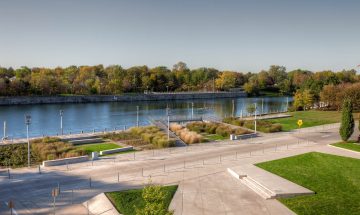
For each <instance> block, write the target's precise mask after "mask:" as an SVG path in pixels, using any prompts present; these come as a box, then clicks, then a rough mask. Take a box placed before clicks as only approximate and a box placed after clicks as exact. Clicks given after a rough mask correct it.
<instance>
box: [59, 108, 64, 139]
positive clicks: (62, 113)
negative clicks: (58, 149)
mask: <svg viewBox="0 0 360 215" xmlns="http://www.w3.org/2000/svg"><path fill="white" fill-rule="evenodd" d="M63 115H64V111H63V110H60V130H61V135H64V128H63Z"/></svg>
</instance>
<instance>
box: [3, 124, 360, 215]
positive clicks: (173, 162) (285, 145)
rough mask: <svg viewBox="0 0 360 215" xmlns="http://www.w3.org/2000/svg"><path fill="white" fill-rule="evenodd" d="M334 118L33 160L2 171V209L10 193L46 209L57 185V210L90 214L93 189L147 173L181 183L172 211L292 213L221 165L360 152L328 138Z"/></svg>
mask: <svg viewBox="0 0 360 215" xmlns="http://www.w3.org/2000/svg"><path fill="white" fill-rule="evenodd" d="M338 126H339V125H338V124H333V125H327V126H319V127H314V128H312V129H302V130H301V131H296V132H283V133H278V134H268V135H267V134H262V135H261V136H260V137H257V138H254V139H248V140H245V141H244V140H242V141H231V142H230V141H225V142H222V143H216V144H212V143H206V144H198V145H196V146H189V147H178V148H173V149H165V150H154V151H145V152H139V153H136V154H132V153H129V154H122V155H117V156H114V157H105V158H102V159H101V160H98V161H94V162H91V161H89V162H86V163H79V164H72V165H69V166H58V167H51V168H43V169H41V170H40V171H41V174H39V169H38V168H33V169H27V168H24V169H17V170H10V177H11V178H10V179H9V178H8V174H7V172H4V171H3V172H1V174H0V190H1V195H0V214H5V215H6V214H10V212H9V210H8V209H7V206H6V202H7V201H9V200H13V201H14V202H15V213H16V214H19V215H20V214H51V213H52V212H53V210H54V208H53V198H52V197H51V190H52V189H53V188H54V187H58V186H59V187H60V189H61V194H60V195H59V197H58V198H57V199H56V214H70V215H71V214H88V210H87V208H86V206H84V205H83V204H82V203H83V202H85V201H87V200H89V199H91V198H92V197H94V196H96V195H97V194H99V193H102V192H106V191H116V190H125V189H131V188H139V187H142V186H143V185H145V184H146V183H148V182H149V180H151V181H152V182H153V183H156V184H162V185H169V184H178V185H179V188H178V190H177V192H176V194H175V196H174V198H173V201H172V202H171V205H170V209H172V210H175V214H184V215H185V214H189V215H190V214H191V215H196V214H293V212H292V211H290V210H289V209H287V208H286V207H285V206H283V205H282V204H281V203H280V202H278V201H277V200H276V199H264V198H263V197H261V196H260V195H258V194H257V193H255V192H254V191H253V190H251V189H250V188H249V187H247V186H246V185H244V184H243V183H241V182H240V181H239V180H238V179H236V178H235V177H233V176H232V175H231V174H229V173H228V171H227V169H228V168H233V169H237V170H240V171H241V170H244V169H246V170H247V171H248V172H247V174H249V175H251V174H252V173H251V168H250V170H249V168H248V167H249V165H252V164H254V163H259V162H264V161H268V160H274V159H278V158H283V157H289V156H293V155H298V154H302V153H306V152H312V151H318V152H324V153H330V154H337V155H343V156H349V157H354V158H360V153H356V152H351V151H347V150H341V149H337V148H334V147H330V146H328V144H330V143H334V142H337V141H339V139H340V138H339V135H338ZM355 135H357V133H356V134H354V136H355ZM249 171H250V172H249ZM274 184H276V180H275V182H274ZM90 209H91V208H90ZM90 212H91V211H90ZM15 213H14V214H15ZM90 214H91V213H90Z"/></svg>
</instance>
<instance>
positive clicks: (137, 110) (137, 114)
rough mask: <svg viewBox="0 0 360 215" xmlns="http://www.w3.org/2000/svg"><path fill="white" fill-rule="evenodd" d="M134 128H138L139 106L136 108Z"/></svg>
mask: <svg viewBox="0 0 360 215" xmlns="http://www.w3.org/2000/svg"><path fill="white" fill-rule="evenodd" d="M136 127H139V106H136Z"/></svg>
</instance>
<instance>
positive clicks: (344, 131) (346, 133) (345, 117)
mask: <svg viewBox="0 0 360 215" xmlns="http://www.w3.org/2000/svg"><path fill="white" fill-rule="evenodd" d="M354 127H355V123H354V118H353V114H352V103H351V101H350V100H345V101H344V103H343V108H342V117H341V126H340V136H341V139H342V140H343V141H347V140H348V139H349V138H350V137H351V135H352V134H353V133H354Z"/></svg>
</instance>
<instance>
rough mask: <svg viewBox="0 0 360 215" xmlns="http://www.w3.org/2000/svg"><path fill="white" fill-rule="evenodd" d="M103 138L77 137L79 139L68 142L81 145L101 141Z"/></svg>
mask: <svg viewBox="0 0 360 215" xmlns="http://www.w3.org/2000/svg"><path fill="white" fill-rule="evenodd" d="M102 142H104V140H103V139H102V138H91V139H79V140H71V141H70V143H72V144H73V145H83V144H90V143H102Z"/></svg>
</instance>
